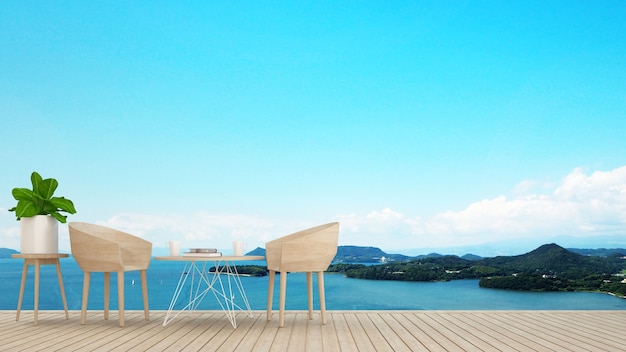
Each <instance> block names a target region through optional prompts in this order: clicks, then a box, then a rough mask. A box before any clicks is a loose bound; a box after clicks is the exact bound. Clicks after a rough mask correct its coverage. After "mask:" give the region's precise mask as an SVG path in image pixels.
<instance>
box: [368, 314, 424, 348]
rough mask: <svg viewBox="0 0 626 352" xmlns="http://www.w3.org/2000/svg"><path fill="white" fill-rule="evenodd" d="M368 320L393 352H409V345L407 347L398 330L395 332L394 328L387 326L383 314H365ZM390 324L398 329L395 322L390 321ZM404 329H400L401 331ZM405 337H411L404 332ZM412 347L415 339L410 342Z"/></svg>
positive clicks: (398, 325)
mask: <svg viewBox="0 0 626 352" xmlns="http://www.w3.org/2000/svg"><path fill="white" fill-rule="evenodd" d="M367 316H368V318H369V319H370V320H371V321H372V324H373V325H374V326H375V327H376V329H378V331H379V332H380V334H381V336H382V337H383V338H384V339H385V341H386V342H387V344H388V345H389V346H390V347H391V349H392V350H393V351H407V352H409V351H411V348H410V347H409V346H410V345H407V344H406V342H405V341H404V339H403V338H402V336H401V334H400V333H399V331H398V330H395V329H394V327H392V326H391V325H389V323H388V322H387V320H385V319H384V318H383V314H381V313H367ZM391 323H393V324H394V326H395V327H400V328H401V326H400V324H398V322H397V321H395V320H393V319H392V320H391ZM402 330H404V329H401V330H400V331H402ZM405 335H408V336H411V335H410V334H408V333H406V332H405ZM411 337H412V336H411ZM411 342H412V344H413V345H415V339H413V341H411Z"/></svg>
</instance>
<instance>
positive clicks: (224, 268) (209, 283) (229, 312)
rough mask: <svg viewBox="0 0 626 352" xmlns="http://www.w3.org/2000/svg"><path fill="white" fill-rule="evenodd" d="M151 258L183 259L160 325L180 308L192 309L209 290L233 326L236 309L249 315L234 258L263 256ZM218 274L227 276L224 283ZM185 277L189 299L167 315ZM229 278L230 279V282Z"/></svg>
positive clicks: (165, 322) (257, 258) (236, 259)
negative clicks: (235, 290)
mask: <svg viewBox="0 0 626 352" xmlns="http://www.w3.org/2000/svg"><path fill="white" fill-rule="evenodd" d="M154 259H156V260H168V261H179V262H185V266H184V268H183V270H182V272H181V274H180V278H179V279H178V285H177V287H176V290H175V291H174V295H173V296H172V301H171V302H170V306H169V309H168V310H167V314H166V316H165V320H164V321H163V326H165V325H167V323H168V322H170V321H171V320H172V319H174V318H176V316H178V315H179V314H180V313H182V312H183V311H185V310H187V311H193V310H195V309H196V308H197V307H198V305H199V304H200V302H202V299H204V296H206V295H207V294H208V293H209V292H211V293H213V295H214V296H215V299H216V300H217V303H218V304H219V305H220V307H221V308H222V310H223V311H224V313H225V314H226V316H227V317H228V319H229V320H230V323H231V325H232V326H233V328H237V319H236V316H235V313H236V311H237V310H241V311H244V312H246V313H247V314H248V316H252V310H251V309H250V303H248V297H247V296H246V292H245V290H244V288H243V284H242V283H241V279H240V277H239V273H238V272H237V267H236V266H235V262H241V261H260V260H265V257H263V256H252V255H244V256H219V257H209V256H162V257H154ZM207 264H212V266H213V267H215V270H214V271H210V266H209V267H207ZM222 274H224V275H226V277H227V284H226V285H225V284H224V283H223V282H222ZM196 276H197V280H196ZM189 277H191V280H190V288H189V302H188V303H187V305H185V306H184V307H183V308H182V309H181V310H180V311H178V312H176V313H175V314H174V315H173V316H171V317H170V315H171V314H172V312H173V311H174V305H175V304H176V302H177V301H178V297H179V296H180V293H181V292H182V291H183V288H184V287H185V283H186V282H187V279H188V278H189ZM231 280H232V281H233V282H231ZM232 283H234V285H235V287H236V288H237V291H238V292H239V297H237V298H239V299H241V301H242V302H241V305H240V304H239V303H237V301H236V299H237V298H236V297H235V295H234V294H233V287H232V286H233V285H232ZM226 287H228V290H226ZM227 291H228V292H227ZM242 305H243V307H242Z"/></svg>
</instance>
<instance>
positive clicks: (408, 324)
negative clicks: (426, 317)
mask: <svg viewBox="0 0 626 352" xmlns="http://www.w3.org/2000/svg"><path fill="white" fill-rule="evenodd" d="M394 318H395V319H396V320H397V321H398V323H400V324H401V325H402V326H403V327H404V328H405V329H406V330H407V331H408V332H409V333H410V334H411V335H412V336H413V337H414V338H416V339H417V340H418V341H419V342H420V343H421V344H422V345H423V346H424V347H426V349H427V350H428V351H446V349H445V348H444V347H443V346H442V345H441V344H440V343H439V342H438V341H437V340H436V339H435V338H433V337H432V336H431V335H429V334H428V333H427V332H426V331H424V330H422V328H421V327H420V325H421V321H420V320H419V319H417V318H416V317H414V316H413V313H412V312H407V313H401V314H394Z"/></svg>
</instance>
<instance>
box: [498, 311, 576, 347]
mask: <svg viewBox="0 0 626 352" xmlns="http://www.w3.org/2000/svg"><path fill="white" fill-rule="evenodd" d="M494 318H495V319H496V320H499V321H500V322H501V324H506V325H507V326H510V327H514V328H516V329H517V331H519V332H520V333H522V334H526V335H527V336H530V338H531V339H533V340H534V341H536V342H538V343H541V344H542V345H544V346H546V349H551V350H553V351H581V349H580V348H579V347H578V346H576V345H573V344H570V343H568V342H567V341H563V340H561V339H559V338H555V337H554V336H553V335H551V334H549V333H546V332H545V331H542V330H541V329H538V328H535V327H533V324H532V323H531V324H529V323H528V322H526V321H524V320H522V319H521V316H520V312H507V313H506V314H501V315H494ZM582 350H583V351H584V349H582Z"/></svg>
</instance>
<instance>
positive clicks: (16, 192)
mask: <svg viewBox="0 0 626 352" xmlns="http://www.w3.org/2000/svg"><path fill="white" fill-rule="evenodd" d="M11 193H12V194H13V198H15V200H18V201H19V200H24V201H29V200H32V199H33V191H31V190H30V189H28V188H13V191H12V192H11Z"/></svg>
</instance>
